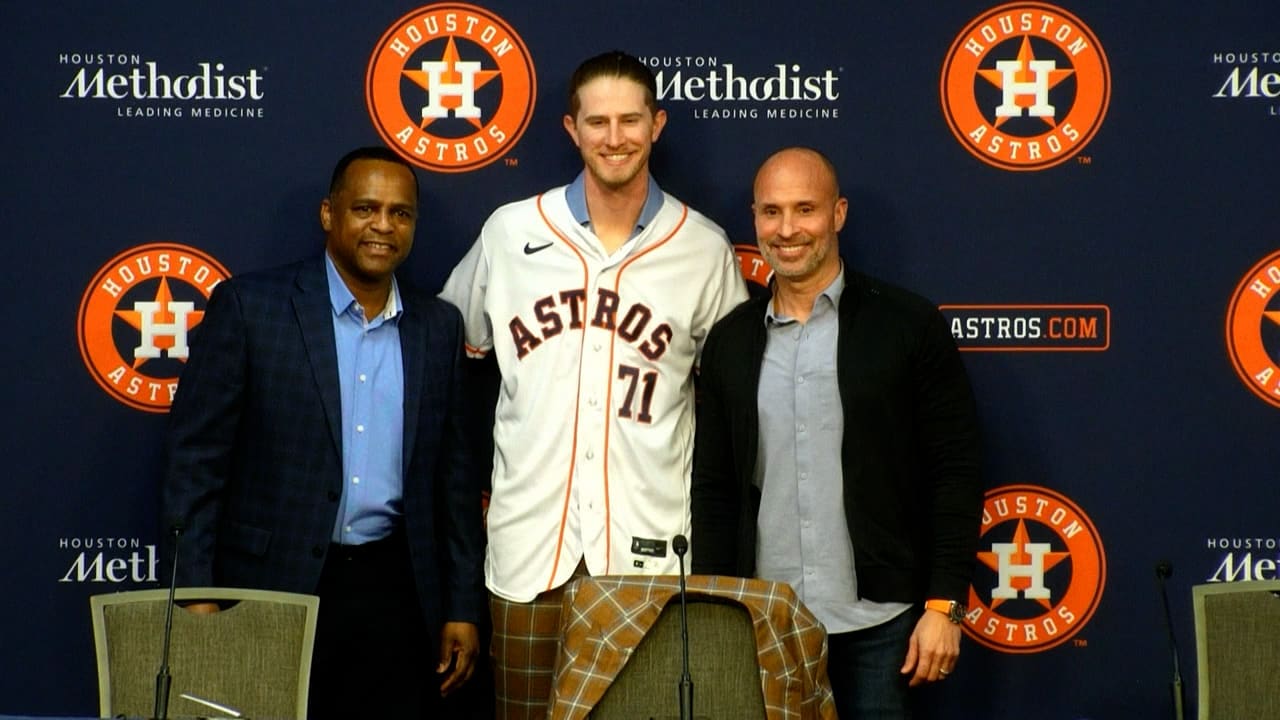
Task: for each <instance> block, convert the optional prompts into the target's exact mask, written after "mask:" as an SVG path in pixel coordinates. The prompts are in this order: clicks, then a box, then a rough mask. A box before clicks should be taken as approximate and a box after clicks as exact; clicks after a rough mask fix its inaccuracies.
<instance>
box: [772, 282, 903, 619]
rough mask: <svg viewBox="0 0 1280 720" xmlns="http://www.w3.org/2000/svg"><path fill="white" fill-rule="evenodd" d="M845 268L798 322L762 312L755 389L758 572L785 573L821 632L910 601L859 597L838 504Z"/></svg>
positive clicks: (885, 615) (887, 613)
mask: <svg viewBox="0 0 1280 720" xmlns="http://www.w3.org/2000/svg"><path fill="white" fill-rule="evenodd" d="M843 291H844V270H843V269H841V271H840V274H839V275H837V276H836V279H835V280H833V281H832V282H831V284H830V285H828V286H827V287H826V289H824V290H823V291H822V292H821V293H820V294H819V295H818V297H817V298H816V299H815V300H814V304H813V311H812V313H811V314H810V315H809V319H808V320H807V321H806V322H803V323H801V322H798V321H797V320H795V319H794V318H789V317H785V316H781V315H776V314H774V310H773V303H770V304H769V308H768V310H767V312H766V313H765V319H764V322H765V327H766V329H767V336H768V339H767V341H766V344H765V351H764V361H763V364H762V366H761V368H760V387H759V392H758V393H757V396H756V402H757V408H758V411H759V414H760V445H759V451H758V453H759V454H758V457H757V459H756V478H755V480H756V483H757V484H758V485H759V486H760V490H761V498H760V515H759V517H758V518H757V520H756V529H757V533H758V535H757V544H756V575H758V576H759V577H761V578H764V579H767V580H774V581H777V582H785V583H789V584H790V585H791V587H793V588H794V589H795V591H796V594H797V595H799V596H800V599H801V600H802V601H803V602H804V604H805V605H806V606H808V608H809V609H810V610H811V611H812V612H813V614H814V616H816V617H817V618H818V620H820V621H821V622H822V624H823V625H825V626H826V628H827V632H829V633H839V632H849V631H852V630H860V629H863V628H867V627H871V626H873V625H878V624H880V623H883V622H885V621H887V620H890V619H892V618H894V617H896V616H897V615H899V614H900V613H902V612H903V611H905V610H906V609H907V608H909V607H910V605H906V604H902V603H875V602H871V601H869V600H862V599H859V597H858V582H857V577H856V576H855V574H854V570H853V544H852V542H851V541H850V539H849V525H848V521H847V519H846V514H845V507H844V476H843V472H842V470H841V465H840V451H841V447H842V444H843V442H842V441H843V437H844V408H843V407H842V406H841V401H840V387H839V383H838V381H837V377H836V340H837V338H838V337H839V333H840V316H839V310H838V309H839V307H840V295H841V293H842V292H843Z"/></svg>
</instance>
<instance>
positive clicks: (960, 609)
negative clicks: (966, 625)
mask: <svg viewBox="0 0 1280 720" xmlns="http://www.w3.org/2000/svg"><path fill="white" fill-rule="evenodd" d="M924 607H925V609H926V610H937V611H938V612H940V613H942V614H943V615H946V616H947V619H948V620H950V621H951V622H953V623H955V624H956V625H959V624H960V623H961V622H962V621H963V620H964V615H965V612H967V611H966V610H965V607H964V606H963V605H961V604H960V603H958V602H956V601H955V600H925V601H924Z"/></svg>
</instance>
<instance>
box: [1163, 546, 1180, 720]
mask: <svg viewBox="0 0 1280 720" xmlns="http://www.w3.org/2000/svg"><path fill="white" fill-rule="evenodd" d="M1172 576H1173V564H1172V563H1170V562H1169V561H1168V560H1161V561H1160V562H1158V563H1156V584H1157V585H1159V586H1160V596H1161V598H1162V599H1163V600H1164V623H1165V629H1166V630H1167V632H1168V633H1169V652H1170V653H1171V654H1172V655H1173V680H1171V681H1170V682H1169V692H1170V694H1171V695H1172V696H1173V718H1174V720H1182V706H1183V705H1184V704H1186V694H1185V693H1184V692H1183V689H1182V672H1181V671H1180V670H1179V669H1178V641H1177V640H1176V639H1174V635H1173V613H1171V612H1169V589H1168V588H1167V587H1165V580H1167V579H1169V578H1170V577H1172Z"/></svg>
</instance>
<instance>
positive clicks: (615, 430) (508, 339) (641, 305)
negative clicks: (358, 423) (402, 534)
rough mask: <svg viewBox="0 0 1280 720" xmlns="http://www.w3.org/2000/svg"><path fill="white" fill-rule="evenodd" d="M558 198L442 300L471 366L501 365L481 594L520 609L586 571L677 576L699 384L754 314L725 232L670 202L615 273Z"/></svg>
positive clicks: (495, 233)
mask: <svg viewBox="0 0 1280 720" xmlns="http://www.w3.org/2000/svg"><path fill="white" fill-rule="evenodd" d="M653 187H656V186H653ZM565 189H566V188H564V187H560V188H556V189H554V190H550V191H548V192H546V193H544V194H542V195H539V196H536V197H533V198H529V199H526V200H522V201H520V202H516V203H512V204H510V205H506V206H503V207H501V208H499V209H498V210H497V211H496V212H494V213H493V215H492V216H490V217H489V219H488V221H486V222H485V225H484V228H483V229H482V230H481V232H480V237H479V239H478V240H477V241H476V243H475V245H473V246H472V248H471V250H470V251H468V253H467V255H466V256H465V257H464V258H463V259H462V261H461V262H460V263H459V264H458V266H457V267H456V268H455V269H454V271H453V274H452V275H451V276H450V277H449V280H448V282H447V283H446V284H445V287H444V290H443V291H442V292H441V296H442V297H444V298H445V299H447V300H449V301H450V302H452V303H454V304H455V305H457V306H458V308H459V309H460V310H461V311H462V316H463V319H464V322H465V324H466V342H467V352H468V354H470V355H471V356H473V357H482V356H484V355H485V354H487V353H488V352H490V351H494V352H496V355H497V361H498V367H499V369H500V370H501V373H502V388H501V392H500V394H499V397H498V407H497V411H496V414H495V421H494V430H493V436H494V460H493V488H492V498H491V500H490V504H489V514H488V528H489V549H488V555H487V558H486V562H485V579H486V583H487V584H488V586H489V589H490V590H491V591H493V592H494V593H495V594H497V595H499V596H500V597H503V598H506V599H508V600H511V601H514V602H528V601H530V600H532V599H533V598H534V596H535V595H537V594H538V593H540V592H543V591H546V590H549V589H552V588H555V587H558V586H560V585H562V584H563V583H565V582H566V581H568V579H569V578H570V576H571V574H572V573H573V570H574V568H575V567H576V566H577V564H578V561H579V559H585V561H586V565H587V569H588V570H589V571H590V572H591V574H593V575H606V574H670V573H675V572H677V568H678V565H677V560H676V558H675V555H674V553H672V552H671V551H669V549H668V545H669V542H670V540H671V538H672V537H673V536H675V535H676V534H678V533H684V534H686V535H687V534H689V527H690V520H689V478H690V471H691V469H692V458H693V422H694V407H693V377H692V373H693V367H694V365H695V363H696V360H697V357H698V355H699V353H700V352H701V349H702V342H703V340H704V339H705V338H706V335H707V332H708V331H709V330H710V329H711V326H712V324H714V323H715V321H716V320H718V319H720V318H721V317H723V316H724V315H725V314H726V313H727V312H729V310H731V309H733V307H734V306H736V305H737V304H738V303H740V302H742V301H743V300H745V299H746V297H747V295H746V289H745V286H744V285H743V282H742V276H741V274H740V272H739V271H738V266H737V262H736V261H735V259H734V256H733V252H732V249H731V247H730V245H729V242H728V240H727V238H726V237H725V234H724V231H723V230H721V229H720V228H719V227H718V226H717V225H716V224H715V223H713V222H711V221H710V220H708V219H707V218H705V217H703V216H702V215H700V214H699V213H698V212H696V211H694V210H691V209H689V208H688V207H687V206H685V205H684V204H683V203H681V202H680V201H679V200H677V199H675V198H674V197H672V196H670V195H667V194H665V193H664V195H663V204H662V208H661V209H660V210H659V211H658V213H657V215H656V216H655V217H654V218H653V220H652V221H651V222H649V223H648V224H647V225H646V226H645V227H644V228H643V229H642V230H641V231H640V233H639V234H638V235H637V236H635V237H634V238H632V239H631V240H630V241H629V242H628V243H627V244H626V245H624V246H623V248H621V249H620V250H619V251H618V252H616V253H614V254H613V255H612V256H609V255H608V254H606V252H605V251H604V249H603V247H602V245H601V243H600V241H599V239H597V238H596V237H595V235H594V234H593V233H592V231H591V229H590V228H588V227H584V226H582V225H580V224H579V223H578V222H576V221H575V220H574V217H573V214H572V212H571V211H570V209H569V206H568V203H567V202H566V200H565ZM693 552H696V548H695V549H693Z"/></svg>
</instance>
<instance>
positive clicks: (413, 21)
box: [365, 3, 537, 172]
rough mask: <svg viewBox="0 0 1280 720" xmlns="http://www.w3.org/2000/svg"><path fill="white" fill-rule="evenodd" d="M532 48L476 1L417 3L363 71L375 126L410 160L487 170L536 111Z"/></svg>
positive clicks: (444, 168) (447, 168) (442, 168)
mask: <svg viewBox="0 0 1280 720" xmlns="http://www.w3.org/2000/svg"><path fill="white" fill-rule="evenodd" d="M536 95H537V81H536V79H535V76H534V72H533V59H532V58H531V57H530V56H529V49H528V46H526V45H525V44H524V41H523V40H521V39H520V36H519V35H517V34H516V33H515V31H514V30H512V29H511V26H509V25H507V23H506V22H504V21H503V20H502V18H500V17H498V16H497V15H494V14H493V13H491V12H489V11H488V10H485V9H484V8H479V7H476V6H474V5H466V4H463V3H440V4H437V5H427V6H425V7H421V8H418V9H417V10H414V11H413V12H411V13H409V14H408V15H405V16H404V17H402V18H400V19H399V20H397V21H396V22H395V24H394V25H392V26H391V29H389V30H387V32H386V33H385V34H384V35H383V36H382V39H381V40H379V41H378V45H377V47H375V48H374V50H373V57H371V58H370V60H369V69H368V72H367V73H366V75H365V104H366V105H367V106H368V108H369V116H370V117H371V118H372V119H373V125H374V127H375V128H377V130H378V133H379V134H380V135H381V136H382V139H383V140H384V141H386V143H387V144H388V145H390V146H391V147H392V148H394V149H395V150H397V151H398V152H399V153H400V154H401V155H402V156H404V158H405V159H406V160H408V161H409V162H411V163H414V164H415V165H419V166H421V167H424V168H426V169H428V170H435V171H436V172H467V171H469V170H475V169H477V168H481V167H484V166H485V165H488V164H489V163H491V162H493V161H494V160H497V159H498V158H500V157H502V156H503V155H504V154H506V152H507V151H508V150H510V149H511V148H512V147H513V146H514V145H515V144H516V141H518V140H519V139H520V136H521V135H522V134H523V133H524V130H525V128H526V127H528V125H529V120H530V118H531V117H532V116H533V102H534V98H535V96H536Z"/></svg>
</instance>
